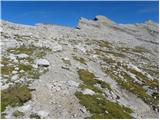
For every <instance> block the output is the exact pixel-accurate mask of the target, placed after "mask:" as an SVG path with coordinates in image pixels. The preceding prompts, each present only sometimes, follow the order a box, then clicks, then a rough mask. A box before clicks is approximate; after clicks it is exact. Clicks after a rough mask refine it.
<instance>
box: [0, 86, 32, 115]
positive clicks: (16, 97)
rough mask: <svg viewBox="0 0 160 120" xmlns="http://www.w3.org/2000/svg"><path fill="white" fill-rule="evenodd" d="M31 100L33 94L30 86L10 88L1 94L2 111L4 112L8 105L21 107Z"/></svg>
mask: <svg viewBox="0 0 160 120" xmlns="http://www.w3.org/2000/svg"><path fill="white" fill-rule="evenodd" d="M30 99H31V93H30V90H29V89H28V86H26V85H20V84H17V85H14V86H10V87H9V88H8V89H5V90H2V92H1V111H2V112H3V111H4V110H5V108H6V107H7V106H8V105H10V106H12V107H14V106H20V105H23V103H24V102H27V101H28V100H30Z"/></svg>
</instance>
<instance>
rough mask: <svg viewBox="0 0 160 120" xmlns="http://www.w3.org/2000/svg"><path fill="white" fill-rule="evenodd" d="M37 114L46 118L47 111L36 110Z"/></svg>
mask: <svg viewBox="0 0 160 120" xmlns="http://www.w3.org/2000/svg"><path fill="white" fill-rule="evenodd" d="M38 115H39V116H40V117H41V118H46V117H47V116H48V115H49V113H48V112H46V111H38Z"/></svg>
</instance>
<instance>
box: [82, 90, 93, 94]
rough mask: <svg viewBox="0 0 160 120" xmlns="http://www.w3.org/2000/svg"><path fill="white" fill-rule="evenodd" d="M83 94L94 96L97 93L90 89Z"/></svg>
mask: <svg viewBox="0 0 160 120" xmlns="http://www.w3.org/2000/svg"><path fill="white" fill-rule="evenodd" d="M82 93H83V94H84V95H94V94H95V92H94V91H92V90H90V89H84V90H83V91H82Z"/></svg>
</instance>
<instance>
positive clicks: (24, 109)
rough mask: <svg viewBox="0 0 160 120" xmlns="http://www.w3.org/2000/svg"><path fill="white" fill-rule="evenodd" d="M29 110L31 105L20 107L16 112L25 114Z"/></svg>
mask: <svg viewBox="0 0 160 120" xmlns="http://www.w3.org/2000/svg"><path fill="white" fill-rule="evenodd" d="M30 110H31V105H29V104H28V105H24V106H21V107H19V108H18V111H21V112H27V111H30Z"/></svg>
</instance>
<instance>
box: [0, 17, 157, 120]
mask: <svg viewBox="0 0 160 120" xmlns="http://www.w3.org/2000/svg"><path fill="white" fill-rule="evenodd" d="M1 28H2V29H1V48H2V59H1V72H2V75H1V91H2V101H1V103H2V107H1V108H2V109H1V110H2V112H1V116H2V118H38V119H39V118H41V119H45V118H68V119H69V118H115V119H116V118H158V112H159V103H158V101H159V84H158V83H159V79H158V77H159V72H158V71H159V67H158V65H159V63H158V53H159V51H158V44H159V41H158V35H159V31H158V24H157V23H154V22H152V21H146V22H145V23H137V24H118V23H115V22H114V21H112V20H110V19H108V18H106V17H104V16H101V15H98V16H96V17H95V19H93V20H88V19H86V18H81V19H80V20H79V23H78V25H77V28H69V27H64V26H58V25H45V24H37V25H35V26H28V25H21V24H15V23H11V22H7V21H1ZM19 90H20V91H21V92H20V93H21V94H18V93H19V92H18V91H19ZM10 91H12V92H10ZM14 96H16V97H14ZM17 96H18V97H17ZM113 111H114V112H113Z"/></svg>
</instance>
